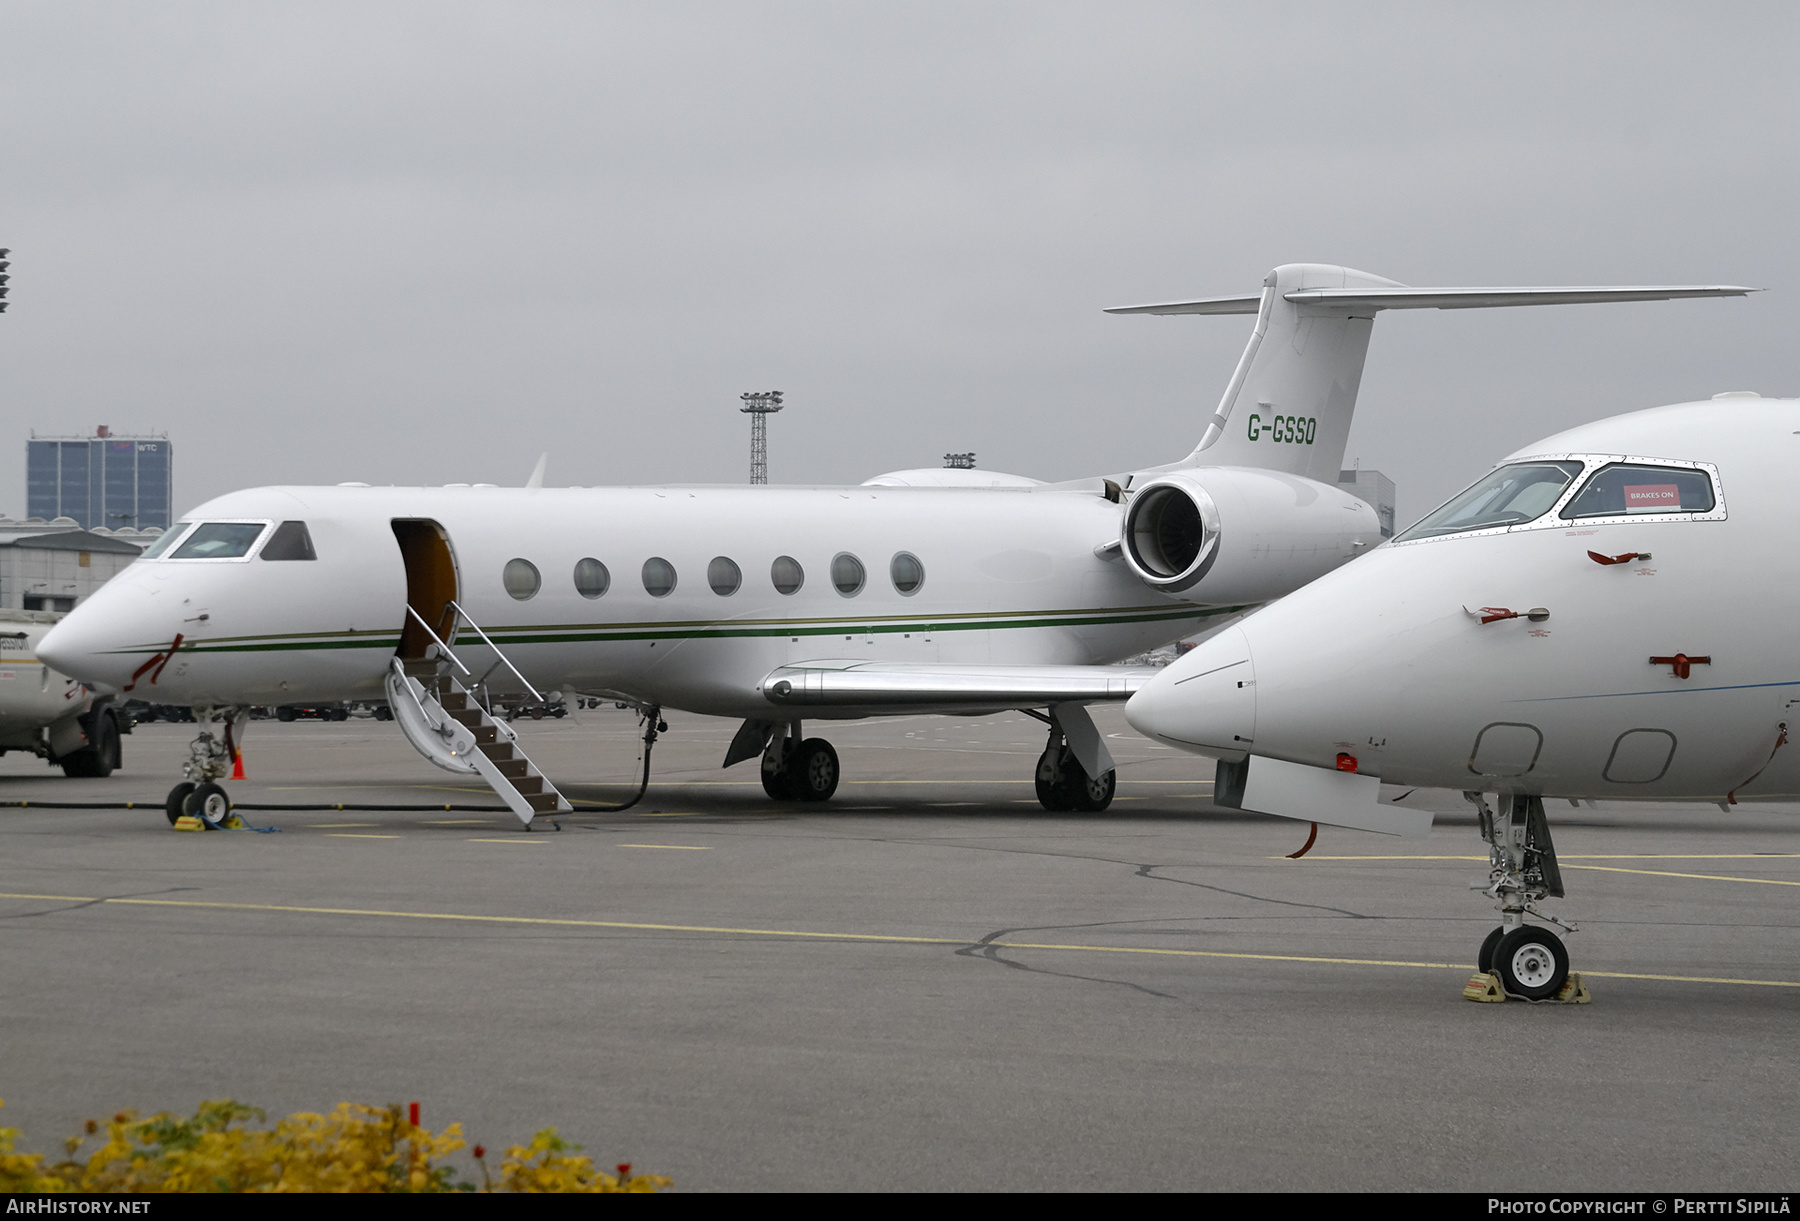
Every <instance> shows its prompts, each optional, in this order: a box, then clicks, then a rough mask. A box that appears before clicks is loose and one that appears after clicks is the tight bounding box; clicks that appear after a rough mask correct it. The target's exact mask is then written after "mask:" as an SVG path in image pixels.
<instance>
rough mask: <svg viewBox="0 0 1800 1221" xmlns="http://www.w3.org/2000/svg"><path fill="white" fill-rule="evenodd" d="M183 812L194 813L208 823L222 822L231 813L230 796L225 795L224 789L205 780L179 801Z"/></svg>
mask: <svg viewBox="0 0 1800 1221" xmlns="http://www.w3.org/2000/svg"><path fill="white" fill-rule="evenodd" d="M181 810H182V813H184V814H194V815H197V816H199V817H200V818H203V819H205V820H206V821H207V822H210V823H223V822H224V821H225V819H226V818H227V817H228V816H230V814H231V798H229V797H227V796H225V790H224V789H222V788H220V787H219V786H218V785H216V784H214V783H212V781H210V780H209V781H207V782H206V783H205V784H203V785H200V786H199V787H198V788H196V789H195V790H194V791H193V792H191V793H189V794H188V795H187V798H186V799H185V800H184V801H183V802H182V803H181Z"/></svg>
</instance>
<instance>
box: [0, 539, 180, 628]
mask: <svg viewBox="0 0 1800 1221" xmlns="http://www.w3.org/2000/svg"><path fill="white" fill-rule="evenodd" d="M161 533H162V531H161V530H157V529H154V528H152V529H149V530H104V529H102V530H83V529H82V528H81V527H80V526H79V525H78V524H76V523H75V522H74V521H72V520H70V519H69V518H67V517H64V518H60V519H58V520H56V521H48V522H46V521H14V520H12V519H11V518H9V517H0V609H5V610H35V611H70V610H74V609H75V607H76V604H77V603H79V602H81V601H82V600H84V599H85V598H86V597H87V596H88V595H89V594H91V593H93V592H94V591H95V590H96V589H99V588H100V587H101V586H102V585H104V584H106V582H107V581H108V580H109V579H110V578H112V577H114V576H116V575H118V573H119V571H120V570H121V569H123V568H124V567H125V565H127V564H129V563H131V561H133V560H135V559H137V557H138V555H139V553H140V552H142V551H143V549H144V548H145V547H148V546H149V545H150V544H151V543H153V542H155V541H156V537H157V536H158V535H159V534H161Z"/></svg>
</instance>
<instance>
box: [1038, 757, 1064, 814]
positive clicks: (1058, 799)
mask: <svg viewBox="0 0 1800 1221" xmlns="http://www.w3.org/2000/svg"><path fill="white" fill-rule="evenodd" d="M1035 780H1036V782H1037V799H1038V804H1039V805H1041V806H1043V807H1044V808H1045V809H1046V810H1050V811H1053V812H1056V813H1060V812H1062V811H1063V810H1066V809H1068V808H1069V798H1070V793H1069V777H1068V772H1067V771H1066V770H1065V771H1064V773H1063V775H1062V778H1061V779H1057V776H1056V760H1055V759H1054V758H1053V757H1052V756H1051V754H1050V752H1049V751H1045V752H1044V753H1043V754H1041V755H1039V756H1038V764H1037V775H1036V777H1035Z"/></svg>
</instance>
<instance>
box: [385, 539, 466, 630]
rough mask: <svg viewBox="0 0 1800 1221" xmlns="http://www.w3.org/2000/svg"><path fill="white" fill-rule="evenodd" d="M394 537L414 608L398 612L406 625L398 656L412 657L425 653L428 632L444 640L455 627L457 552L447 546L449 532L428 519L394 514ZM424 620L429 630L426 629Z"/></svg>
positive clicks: (448, 543)
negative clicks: (407, 517)
mask: <svg viewBox="0 0 1800 1221" xmlns="http://www.w3.org/2000/svg"><path fill="white" fill-rule="evenodd" d="M394 538H395V539H396V540H398V542H399V543H400V558H401V559H402V560H403V561H404V562H405V564H406V604H407V605H408V606H410V607H412V609H413V614H411V615H407V614H402V616H401V618H402V620H403V621H404V623H405V626H404V627H403V628H402V629H401V632H400V653H399V656H400V658H401V659H402V660H413V659H417V658H420V657H424V656H426V650H427V649H428V648H429V646H430V644H431V633H433V632H435V633H436V634H437V636H438V638H439V639H440V640H446V641H447V640H449V639H450V636H451V633H453V632H454V631H455V630H456V611H455V610H454V609H453V607H454V605H455V603H456V601H457V595H458V593H459V586H458V583H457V579H456V556H455V555H454V554H453V553H452V552H451V550H450V536H449V535H448V534H446V533H445V532H444V528H443V527H442V526H440V525H438V524H437V523H436V522H434V521H431V520H429V519H424V518H420V519H406V518H395V519H394ZM415 615H416V616H417V618H414V616H415ZM421 619H422V620H424V622H423V623H421V622H419V620H421ZM427 624H429V625H430V628H431V631H430V632H427V631H426V630H425V628H426V625H427Z"/></svg>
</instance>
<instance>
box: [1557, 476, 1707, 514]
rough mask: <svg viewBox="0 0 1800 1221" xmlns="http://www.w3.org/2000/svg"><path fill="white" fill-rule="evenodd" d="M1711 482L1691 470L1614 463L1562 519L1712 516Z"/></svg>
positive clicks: (1581, 493) (1579, 495)
mask: <svg viewBox="0 0 1800 1221" xmlns="http://www.w3.org/2000/svg"><path fill="white" fill-rule="evenodd" d="M1713 504H1714V501H1713V487H1712V480H1711V479H1710V478H1709V477H1708V476H1707V474H1706V472H1705V471H1699V470H1695V469H1694V468H1693V467H1690V466H1639V465H1635V464H1632V463H1628V462H1614V463H1612V464H1611V465H1610V466H1603V467H1601V468H1600V469H1599V470H1597V471H1595V472H1594V475H1593V477H1592V478H1591V479H1589V480H1588V481H1587V485H1586V486H1585V487H1583V488H1582V489H1581V491H1579V492H1577V493H1576V494H1575V498H1574V499H1573V500H1571V501H1569V503H1568V505H1567V507H1565V508H1564V509H1563V511H1562V514H1561V516H1563V517H1565V518H1568V519H1570V520H1574V519H1575V518H1577V517H1636V516H1637V515H1639V514H1640V513H1710V512H1712V508H1713Z"/></svg>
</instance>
